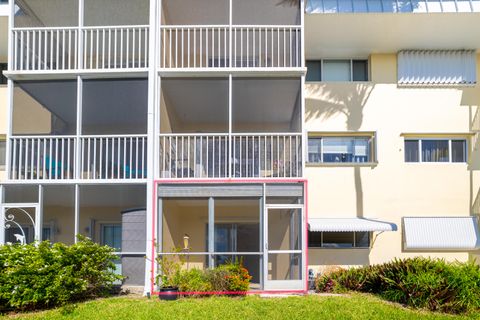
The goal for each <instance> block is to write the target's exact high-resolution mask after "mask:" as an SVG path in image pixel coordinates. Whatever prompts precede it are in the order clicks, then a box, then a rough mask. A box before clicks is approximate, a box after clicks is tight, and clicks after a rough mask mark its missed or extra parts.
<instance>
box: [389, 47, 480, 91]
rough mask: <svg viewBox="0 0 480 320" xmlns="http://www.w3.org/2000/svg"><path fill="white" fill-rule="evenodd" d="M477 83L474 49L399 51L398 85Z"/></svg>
mask: <svg viewBox="0 0 480 320" xmlns="http://www.w3.org/2000/svg"><path fill="white" fill-rule="evenodd" d="M475 83H476V53H475V51H474V50H451V51H440V50H438V51H437V50H432V51H430V50H408V51H401V52H399V54H398V84H400V85H472V84H475Z"/></svg>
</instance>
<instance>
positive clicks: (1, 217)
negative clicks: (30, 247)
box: [0, 185, 5, 246]
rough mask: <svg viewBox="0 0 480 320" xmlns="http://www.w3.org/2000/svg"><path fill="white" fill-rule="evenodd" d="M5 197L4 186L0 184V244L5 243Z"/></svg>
mask: <svg viewBox="0 0 480 320" xmlns="http://www.w3.org/2000/svg"><path fill="white" fill-rule="evenodd" d="M4 199H5V187H4V186H2V185H0V246H1V245H3V244H4V243H5V212H4V210H3V202H4Z"/></svg>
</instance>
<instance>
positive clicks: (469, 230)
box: [403, 217, 480, 250]
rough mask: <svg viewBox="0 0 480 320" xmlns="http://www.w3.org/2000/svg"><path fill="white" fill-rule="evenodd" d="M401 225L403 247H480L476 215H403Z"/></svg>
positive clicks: (460, 248) (421, 248) (445, 248)
mask: <svg viewBox="0 0 480 320" xmlns="http://www.w3.org/2000/svg"><path fill="white" fill-rule="evenodd" d="M403 227H404V236H405V238H404V241H405V249H411V250H423V249H430V250H475V249H479V248H480V241H479V240H480V239H479V230H478V218H477V217H405V218H403Z"/></svg>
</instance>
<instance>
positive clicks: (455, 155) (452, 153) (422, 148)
mask: <svg viewBox="0 0 480 320" xmlns="http://www.w3.org/2000/svg"><path fill="white" fill-rule="evenodd" d="M466 161H467V141H466V140H465V139H405V162H466Z"/></svg>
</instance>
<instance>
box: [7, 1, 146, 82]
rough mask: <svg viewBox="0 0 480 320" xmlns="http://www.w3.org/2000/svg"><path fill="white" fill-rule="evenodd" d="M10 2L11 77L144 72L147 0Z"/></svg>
mask: <svg viewBox="0 0 480 320" xmlns="http://www.w3.org/2000/svg"><path fill="white" fill-rule="evenodd" d="M14 2H15V8H14V16H13V29H11V30H10V36H11V40H12V48H11V50H12V52H11V53H10V54H11V57H12V60H11V62H12V63H11V66H10V70H9V71H10V72H11V73H14V74H35V73H41V74H44V73H69V72H70V73H74V72H80V73H89V72H97V71H100V72H104V71H108V72H118V71H121V72H123V71H128V72H145V71H146V70H147V69H148V67H149V64H148V60H149V55H148V52H149V47H150V40H151V39H150V25H149V9H150V7H149V0H138V1H125V0H119V1H116V2H115V5H112V3H111V2H109V1H103V0H100V1H97V0H82V1H79V0H70V1H60V2H58V3H57V2H55V3H54V2H52V1H49V0H15V1H14ZM80 12H81V13H82V14H80Z"/></svg>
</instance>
